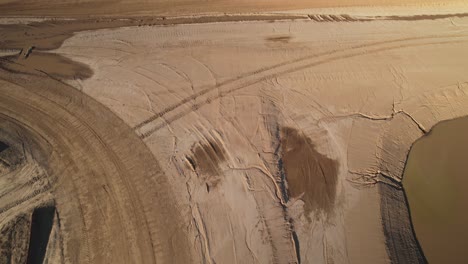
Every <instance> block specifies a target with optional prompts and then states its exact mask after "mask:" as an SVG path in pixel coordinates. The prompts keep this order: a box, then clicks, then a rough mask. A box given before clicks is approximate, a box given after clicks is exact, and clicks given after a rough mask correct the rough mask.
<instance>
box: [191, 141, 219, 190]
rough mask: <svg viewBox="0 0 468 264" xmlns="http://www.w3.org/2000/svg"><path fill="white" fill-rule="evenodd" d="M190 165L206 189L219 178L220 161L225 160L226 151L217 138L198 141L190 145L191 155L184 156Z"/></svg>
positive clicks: (213, 184) (213, 185)
mask: <svg viewBox="0 0 468 264" xmlns="http://www.w3.org/2000/svg"><path fill="white" fill-rule="evenodd" d="M186 159H187V161H188V162H189V164H190V166H191V167H192V169H193V170H195V171H196V173H197V175H198V176H199V177H201V178H202V179H203V181H204V182H205V184H206V186H207V189H208V191H209V190H210V188H211V187H216V185H217V184H218V183H219V182H220V180H221V177H220V176H221V174H222V171H221V168H220V163H221V162H223V161H225V160H226V151H225V150H224V148H222V145H221V143H220V142H218V141H217V140H208V142H199V143H197V144H196V145H194V146H193V147H192V155H191V156H187V157H186Z"/></svg>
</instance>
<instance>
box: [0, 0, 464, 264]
mask: <svg viewBox="0 0 468 264" xmlns="http://www.w3.org/2000/svg"><path fill="white" fill-rule="evenodd" d="M9 2H10V3H9V4H7V5H4V6H0V9H1V8H9V10H10V11H9V12H11V13H9V12H5V14H26V13H29V14H42V15H47V14H55V12H60V11H61V8H62V11H63V13H61V14H60V15H63V16H68V17H73V16H81V18H80V19H71V20H46V21H42V22H41V21H32V22H31V23H29V22H28V23H26V22H25V23H8V24H7V25H2V26H1V30H0V35H1V36H2V41H1V42H0V48H1V49H3V50H4V51H5V52H9V53H10V52H13V54H8V56H5V57H2V59H1V61H0V66H1V67H0V92H1V93H0V94H1V96H0V120H1V122H0V128H4V129H3V130H1V129H0V141H1V142H4V143H5V144H3V145H0V148H1V149H3V151H1V152H0V158H1V159H0V161H1V160H3V163H1V164H0V166H1V167H0V172H1V173H0V226H1V231H2V234H6V236H7V239H0V246H2V252H1V254H2V255H5V256H8V257H9V258H15V259H18V261H22V260H23V259H25V258H26V257H27V255H28V252H27V251H26V252H25V249H24V248H25V246H27V242H30V243H32V242H34V241H36V242H37V240H36V239H31V237H30V236H28V235H29V233H30V232H31V231H33V230H34V228H33V229H31V226H30V225H31V223H30V222H31V220H34V219H33V218H34V210H35V209H37V208H43V207H44V206H46V207H47V206H50V205H51V204H54V205H55V206H56V208H55V209H56V210H55V215H53V219H50V217H47V219H48V221H47V225H48V226H50V224H52V227H51V229H50V230H48V231H50V234H49V239H48V240H47V241H46V240H40V241H39V242H40V243H42V244H47V251H46V254H45V256H43V253H44V252H43V251H41V252H39V253H38V254H39V255H41V258H42V257H44V259H46V260H48V261H51V262H59V263H60V262H71V263H83V262H85V263H86V262H90V263H94V262H96V263H100V262H106V261H109V260H111V261H114V262H115V263H132V262H137V263H155V262H156V263H275V264H279V263H372V264H374V263H390V262H394V263H405V262H412V263H425V259H424V256H423V255H422V253H421V251H420V249H419V248H418V243H417V241H416V239H415V237H414V234H413V232H412V229H411V226H410V222H409V215H408V208H407V204H406V203H405V201H404V196H403V195H402V194H403V193H402V190H401V182H400V181H401V175H402V171H403V165H404V161H405V159H406V156H407V153H408V151H409V147H410V145H411V144H412V143H413V142H414V140H416V138H418V137H420V136H421V134H424V133H426V131H427V130H426V129H430V127H431V126H432V124H434V123H436V122H438V121H440V120H443V119H447V118H450V117H452V118H453V117H454V116H461V115H466V114H468V112H467V111H468V109H466V107H464V105H466V104H465V101H463V100H468V87H465V86H463V84H462V83H463V82H462V81H464V80H465V79H464V78H465V75H466V74H465V69H466V67H468V65H467V64H466V61H465V60H464V59H463V58H462V57H461V56H460V55H459V54H461V53H463V52H464V51H465V50H466V48H467V43H468V41H467V35H466V34H465V31H464V30H463V29H464V28H466V27H467V25H468V22H467V20H468V19H467V18H466V17H465V15H463V12H461V11H460V12H461V13H460V14H454V15H427V14H426V13H423V14H418V15H414V16H413V15H409V16H408V15H403V16H400V15H398V14H397V15H395V16H385V17H382V16H372V15H369V16H364V17H359V18H357V17H354V16H351V15H326V14H322V15H321V14H316V15H314V14H310V13H302V14H294V15H290V14H255V13H252V12H253V11H255V10H257V9H256V8H258V9H262V10H276V8H278V9H282V10H283V9H288V8H307V7H308V6H306V5H303V4H305V2H298V3H297V6H295V5H292V6H288V8H286V7H285V6H284V2H281V1H279V2H278V5H277V6H276V2H268V3H267V2H262V1H258V2H249V3H244V4H243V5H240V6H237V7H236V8H233V4H232V3H231V4H227V3H226V2H222V1H220V2H217V1H215V2H204V3H203V4H201V5H198V6H197V7H193V3H191V2H190V1H189V2H184V3H182V4H181V5H177V4H174V5H173V6H169V4H167V3H162V2H153V3H152V4H147V5H145V4H140V3H139V2H130V1H129V2H126V1H122V2H121V3H120V5H115V6H113V8H111V7H109V5H108V2H102V3H101V2H94V3H93V4H89V3H86V2H77V3H74V4H73V5H75V6H73V7H76V8H70V6H65V5H60V4H57V6H56V8H55V9H48V8H47V6H46V5H42V6H39V3H38V2H34V3H33V2H31V3H30V5H27V7H25V8H23V9H20V8H19V4H18V2H15V1H9ZM280 2H281V3H280ZM363 2H364V1H363ZM390 2H392V1H389V2H388V3H390ZM22 3H25V2H22ZM26 3H28V2H26ZM161 3H162V4H161ZM308 3H309V4H311V3H310V2H308ZM324 3H325V2H324ZM358 3H360V2H358V1H356V2H353V4H358ZM366 3H368V2H366ZM41 4H43V3H41ZM88 4H89V5H88ZM267 4H268V8H264V5H267ZM313 4H314V6H319V5H320V3H318V2H317V3H316V2H314V3H313ZM326 4H330V5H333V4H334V3H333V2H327V3H326ZM164 5H166V6H164ZM204 5H210V8H206V9H204V11H205V12H208V13H209V12H215V11H218V10H220V9H219V8H222V9H223V10H224V9H225V8H226V9H228V10H229V11H239V12H240V11H243V10H249V13H246V14H242V15H224V14H216V15H199V16H189V17H170V16H167V17H166V16H162V15H161V16H158V17H135V16H133V17H127V16H126V15H127V14H132V15H135V14H143V13H151V14H153V13H158V14H163V13H165V12H176V13H178V14H180V13H184V11H183V10H185V11H187V12H188V13H190V14H193V13H192V12H199V8H205V7H206V6H204ZM324 5H325V4H324ZM187 6H190V7H191V8H190V9H189V8H187V9H185V8H186V7H187ZM65 7H66V8H68V9H67V10H68V11H65V10H63V9H64V8H65ZM231 8H232V9H231ZM103 10H107V11H106V12H107V13H106V15H110V16H117V15H118V16H119V17H114V18H101V17H96V18H93V19H91V18H83V17H82V16H83V15H84V14H86V15H94V16H100V15H102V14H103V12H104V11H103ZM16 19H18V18H16ZM15 52H16V54H14V53H15ZM431 78H433V79H431ZM457 81H458V82H459V84H458V86H453V83H454V82H455V83H456V82H457ZM460 82H461V83H460ZM432 98H433V101H430V102H425V101H423V100H430V99H432ZM418 100H421V101H418ZM447 105H449V106H450V107H451V109H450V110H451V111H449V112H448V113H447V114H446V115H440V116H438V115H436V113H442V114H445V112H444V111H442V110H443V109H442V110H441V109H440V108H441V107H442V106H447ZM426 109H429V110H431V111H432V112H430V113H426V112H424V110H426ZM9 145H11V146H10V147H8V146H9ZM13 150H14V151H16V152H15V153H19V154H18V155H17V156H18V157H16V158H15V155H12V154H8V153H12V152H13ZM20 150H23V151H20ZM7 154H8V155H7ZM15 164H16V165H15ZM19 194H22V195H19ZM36 218H37V217H36ZM77 219H78V220H77ZM50 220H52V222H51V221H50ZM382 225H383V226H384V228H382ZM31 234H32V233H31ZM46 236H47V235H44V238H45V237H46ZM33 237H37V236H33ZM28 240H33V241H28ZM41 241H42V242H41ZM15 248H19V249H21V252H18V250H16V249H15Z"/></svg>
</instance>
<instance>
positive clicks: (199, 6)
mask: <svg viewBox="0 0 468 264" xmlns="http://www.w3.org/2000/svg"><path fill="white" fill-rule="evenodd" d="M461 4H466V1H463V0H451V1H446V0H351V1H344V0H312V1H311V0H295V1H287V0H255V1H249V0H208V1H198V0H152V1H148V0H120V1H116V0H110V1H109V0H79V1H75V0H44V1H35V0H0V16H12V15H26V16H34V15H35V16H59V17H74V16H80V17H88V16H103V15H104V16H109V15H110V16H129V15H172V16H173V15H177V16H178V15H192V14H201V13H203V14H206V13H213V12H216V13H239V12H240V13H246V12H247V13H252V12H268V11H285V10H300V9H315V8H342V7H395V6H409V7H413V8H414V7H415V8H421V7H427V6H431V7H436V8H444V7H445V6H457V5H461Z"/></svg>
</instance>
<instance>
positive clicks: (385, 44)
mask: <svg viewBox="0 0 468 264" xmlns="http://www.w3.org/2000/svg"><path fill="white" fill-rule="evenodd" d="M467 36H468V35H462V34H447V35H431V36H424V37H411V38H401V39H395V40H390V41H381V42H374V43H370V44H363V45H357V46H354V47H351V48H348V49H336V50H333V51H330V52H325V53H320V54H314V55H310V56H306V57H303V58H299V59H296V60H291V61H288V62H284V63H280V64H276V65H273V66H270V67H265V68H262V69H259V70H257V71H255V72H252V73H249V74H246V75H242V76H240V77H237V78H234V79H231V80H228V81H225V82H222V83H219V84H218V85H215V86H212V87H208V88H205V89H203V90H201V91H200V92H198V93H195V94H193V95H191V96H188V97H186V98H184V99H183V100H181V101H180V102H178V103H176V104H173V105H171V106H169V107H167V108H165V109H164V110H162V111H160V112H159V113H156V114H155V115H153V116H152V117H150V118H148V119H146V120H144V121H142V122H141V123H140V124H138V125H136V126H135V127H134V129H135V131H136V132H137V134H138V135H139V136H140V137H141V138H143V139H144V138H147V137H149V136H150V135H151V134H153V133H154V132H156V131H158V130H160V129H161V128H163V127H165V126H166V125H167V124H170V123H172V122H174V121H175V120H178V119H180V118H182V117H183V116H185V115H187V114H189V113H190V112H193V111H195V110H197V109H199V108H200V107H202V106H203V105H205V104H207V103H211V101H213V100H215V99H217V98H219V97H223V96H224V95H226V94H229V93H231V92H234V91H237V90H240V89H243V88H246V87H248V86H251V85H254V84H256V83H259V82H261V81H264V80H268V79H271V78H275V77H277V76H280V75H283V74H287V73H292V72H295V71H299V70H303V69H307V68H310V67H314V66H318V65H322V64H326V63H329V62H333V61H338V60H342V59H347V58H352V57H357V56H362V55H368V54H374V53H379V52H383V51H389V50H395V49H400V48H408V47H417V46H427V45H436V44H449V43H454V42H457V40H456V39H457V38H463V37H467ZM436 39H444V40H446V41H427V42H417V41H422V40H436ZM451 39H455V40H451ZM413 41H415V42H414V43H413ZM461 41H466V40H460V42H461ZM408 42H410V43H408ZM390 44H394V45H390ZM371 48H373V49H371ZM215 90H216V91H218V90H219V92H217V93H216V94H215V95H213V96H207V98H206V99H205V100H203V101H202V102H199V103H194V104H193V105H191V106H190V108H189V109H183V110H180V111H177V110H178V109H180V108H182V107H183V106H185V105H187V104H188V103H190V102H195V100H196V99H198V98H200V97H202V96H204V95H207V94H209V93H210V92H212V91H215ZM172 112H177V113H176V114H174V115H173V116H169V115H170V114H171V113H172ZM158 119H161V120H162V121H163V122H162V123H158V124H153V123H154V121H156V120H158Z"/></svg>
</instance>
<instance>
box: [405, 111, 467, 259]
mask: <svg viewBox="0 0 468 264" xmlns="http://www.w3.org/2000/svg"><path fill="white" fill-rule="evenodd" d="M467 153H468V117H465V118H460V119H455V120H451V121H446V122H442V123H440V124H437V125H436V126H435V127H434V128H433V129H432V131H431V133H429V134H428V135H427V136H425V137H423V138H421V139H420V140H418V141H417V142H416V143H415V144H414V145H413V147H412V149H411V151H410V155H409V158H408V162H407V165H406V168H405V172H404V178H403V186H404V189H405V192H406V196H407V198H408V203H409V207H410V211H411V220H412V222H413V226H414V230H415V233H416V237H417V239H418V241H419V243H420V245H421V247H422V249H423V251H424V255H425V256H426V258H427V260H428V262H429V263H468V254H466V253H465V251H466V248H467V247H468V225H467V224H466V223H468V191H467V186H468V166H467V161H468V154H467Z"/></svg>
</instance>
